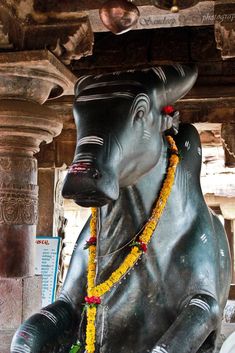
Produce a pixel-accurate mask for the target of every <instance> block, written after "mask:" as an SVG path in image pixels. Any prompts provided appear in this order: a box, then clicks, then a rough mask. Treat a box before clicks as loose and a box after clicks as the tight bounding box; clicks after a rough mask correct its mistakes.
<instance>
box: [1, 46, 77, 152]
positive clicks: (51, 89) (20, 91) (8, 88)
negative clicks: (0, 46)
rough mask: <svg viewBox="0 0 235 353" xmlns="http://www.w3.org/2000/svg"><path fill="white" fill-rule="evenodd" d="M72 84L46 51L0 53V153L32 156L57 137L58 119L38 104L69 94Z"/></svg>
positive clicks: (60, 125)
mask: <svg viewBox="0 0 235 353" xmlns="http://www.w3.org/2000/svg"><path fill="white" fill-rule="evenodd" d="M75 81H76V78H75V76H74V75H73V74H72V73H71V72H70V71H69V70H68V69H67V68H66V67H65V66H64V65H63V64H61V63H60V61H59V60H58V59H57V58H56V57H55V56H54V55H53V54H51V53H50V52H49V51H47V50H42V51H32V52H27V51H25V52H17V53H2V54H0V154H1V153H6V152H7V153H8V152H14V153H17V154H28V155H32V154H33V153H36V152H38V151H39V145H40V143H41V142H45V143H48V142H50V141H51V140H52V139H53V137H55V136H57V135H58V134H59V133H60V132H61V129H62V121H61V118H60V116H59V115H58V114H57V113H56V112H55V111H52V110H51V109H49V108H48V107H46V106H43V105H42V104H43V103H44V102H45V101H46V100H47V99H48V98H55V97H58V96H60V95H62V94H71V92H72V91H73V86H74V83H75Z"/></svg>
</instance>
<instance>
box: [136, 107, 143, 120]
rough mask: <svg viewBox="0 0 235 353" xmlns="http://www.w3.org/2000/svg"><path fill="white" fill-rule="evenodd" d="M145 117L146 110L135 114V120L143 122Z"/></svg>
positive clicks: (140, 110)
mask: <svg viewBox="0 0 235 353" xmlns="http://www.w3.org/2000/svg"><path fill="white" fill-rule="evenodd" d="M144 116H145V111H144V109H139V110H138V111H137V112H136V114H135V120H142V119H143V118H144Z"/></svg>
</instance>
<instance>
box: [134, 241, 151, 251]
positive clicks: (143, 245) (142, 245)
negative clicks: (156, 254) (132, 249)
mask: <svg viewBox="0 0 235 353" xmlns="http://www.w3.org/2000/svg"><path fill="white" fill-rule="evenodd" d="M130 246H137V248H139V250H141V251H143V252H147V250H148V247H147V244H146V243H144V242H143V241H141V240H137V241H133V243H131V244H130Z"/></svg>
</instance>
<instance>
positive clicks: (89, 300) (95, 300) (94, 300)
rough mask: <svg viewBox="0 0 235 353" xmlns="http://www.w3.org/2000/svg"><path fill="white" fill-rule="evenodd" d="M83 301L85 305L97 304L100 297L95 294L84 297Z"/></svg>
mask: <svg viewBox="0 0 235 353" xmlns="http://www.w3.org/2000/svg"><path fill="white" fill-rule="evenodd" d="M85 302H86V304H87V305H99V304H100V303H101V299H100V297H96V296H92V297H85Z"/></svg>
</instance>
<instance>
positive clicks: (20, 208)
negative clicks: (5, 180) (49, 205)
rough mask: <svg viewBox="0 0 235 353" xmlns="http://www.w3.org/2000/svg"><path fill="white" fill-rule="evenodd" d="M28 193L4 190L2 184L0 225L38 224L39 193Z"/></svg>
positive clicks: (29, 191)
mask: <svg viewBox="0 0 235 353" xmlns="http://www.w3.org/2000/svg"><path fill="white" fill-rule="evenodd" d="M35 189H36V187H35ZM27 191H28V192H27ZM27 191H26V190H24V191H19V190H17V189H16V190H14V189H13V188H12V189H8V190H7V189H2V185H1V184H0V224H36V223H37V209H38V199H37V191H36V193H35V190H34V191H33V192H32V190H27Z"/></svg>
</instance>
